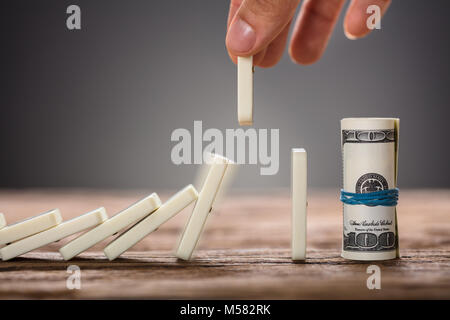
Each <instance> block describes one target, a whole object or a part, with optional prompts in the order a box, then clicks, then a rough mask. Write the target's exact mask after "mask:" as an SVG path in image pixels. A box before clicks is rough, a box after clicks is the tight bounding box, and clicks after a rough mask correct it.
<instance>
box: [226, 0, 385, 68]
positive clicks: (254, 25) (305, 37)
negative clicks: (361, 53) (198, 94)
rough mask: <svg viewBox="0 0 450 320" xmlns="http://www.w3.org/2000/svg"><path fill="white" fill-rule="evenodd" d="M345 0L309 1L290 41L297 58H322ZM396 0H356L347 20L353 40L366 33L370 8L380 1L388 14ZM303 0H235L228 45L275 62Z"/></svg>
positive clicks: (261, 61) (234, 52)
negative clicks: (393, 0) (368, 8)
mask: <svg viewBox="0 0 450 320" xmlns="http://www.w3.org/2000/svg"><path fill="white" fill-rule="evenodd" d="M344 2H345V0H304V1H303V4H302V7H301V9H300V13H299V15H298V18H297V21H296V23H295V27H294V31H293V33H292V37H291V42H290V44H289V55H290V56H291V59H292V60H293V61H294V62H296V63H299V64H305V65H307V64H311V63H314V62H316V61H317V60H319V59H320V57H321V56H322V54H323V52H324V51H325V48H326V46H327V43H328V39H329V38H330V36H331V33H332V31H333V28H334V26H335V24H336V21H337V19H338V17H339V13H340V12H341V10H342V7H343V5H344ZM390 2H391V0H352V1H351V3H350V6H349V8H348V10H347V13H346V16H345V21H344V32H345V34H346V36H347V38H349V39H358V38H361V37H364V36H366V35H367V34H368V33H369V32H370V30H369V29H368V28H367V25H366V19H367V17H368V15H367V13H366V10H367V7H368V6H370V5H378V6H379V7H380V9H381V14H382V15H383V14H384V13H385V11H386V10H387V8H388V7H389V4H390ZM299 3H300V0H231V3H230V10H229V14H228V24H227V36H226V46H227V50H228V54H229V55H230V57H231V59H232V60H233V61H234V62H235V63H236V61H237V57H238V56H253V64H254V65H256V66H260V67H272V66H274V65H275V64H276V63H277V62H278V61H279V60H280V59H281V57H282V55H283V51H284V47H285V45H286V40H287V36H288V33H289V27H290V24H291V22H292V19H293V17H294V14H295V10H296V8H297V6H298V4H299Z"/></svg>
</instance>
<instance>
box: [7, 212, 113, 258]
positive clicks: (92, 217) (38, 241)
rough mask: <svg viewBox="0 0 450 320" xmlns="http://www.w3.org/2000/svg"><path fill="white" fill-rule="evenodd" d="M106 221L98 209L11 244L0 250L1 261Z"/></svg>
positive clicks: (104, 213) (103, 213)
mask: <svg viewBox="0 0 450 320" xmlns="http://www.w3.org/2000/svg"><path fill="white" fill-rule="evenodd" d="M106 219H108V216H107V215H106V211H105V209H104V208H103V207H102V208H98V209H96V210H94V211H91V212H88V213H85V214H83V215H82V216H79V217H76V218H74V219H72V220H69V221H66V222H63V223H61V224H58V225H56V226H54V227H52V228H50V229H47V230H45V231H42V232H40V233H37V234H35V235H32V236H30V237H27V238H25V239H22V240H19V241H17V242H14V243H11V244H10V245H7V246H6V247H4V248H2V249H0V256H1V257H2V259H3V261H5V260H9V259H12V258H15V257H17V256H20V255H22V254H24V253H27V252H30V251H32V250H35V249H37V248H40V247H43V246H45V245H47V244H50V243H52V242H55V241H58V240H61V239H63V238H65V237H68V236H70V235H73V234H75V233H78V232H81V231H83V230H86V229H89V228H92V227H95V226H97V225H99V224H100V223H102V222H104V221H105V220H106Z"/></svg>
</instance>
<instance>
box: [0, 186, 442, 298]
mask: <svg viewBox="0 0 450 320" xmlns="http://www.w3.org/2000/svg"><path fill="white" fill-rule="evenodd" d="M148 193H149V191H148V190H147V191H138V192H118V191H112V192H106V191H92V190H88V191H83V190H72V191H58V190H47V191H42V190H28V191H8V190H3V191H0V204H1V208H0V211H2V212H4V213H5V216H6V219H7V221H8V223H12V222H14V221H18V220H21V219H24V218H26V217H28V216H31V215H33V214H35V213H36V212H42V211H45V210H46V209H48V208H53V207H58V208H60V209H61V213H62V215H63V217H64V219H65V220H66V219H69V218H72V217H74V216H77V215H79V214H82V213H83V212H87V211H89V210H92V209H95V208H97V207H99V206H105V208H106V209H107V211H108V214H109V215H110V216H111V215H113V214H114V213H116V212H117V211H119V210H121V209H123V208H125V207H127V206H128V205H129V204H130V203H132V202H134V201H136V200H138V199H139V198H141V197H142V196H143V195H145V194H148ZM288 195H289V193H288V192H287V191H282V190H281V191H279V192H278V193H277V195H276V196H275V198H271V199H269V198H268V197H267V196H265V195H264V194H246V195H242V194H241V195H232V196H231V197H229V198H228V199H226V201H224V202H223V204H222V205H221V206H220V207H219V208H218V209H217V210H216V211H215V212H214V213H213V216H211V218H210V219H209V221H208V224H207V226H206V228H205V233H204V235H203V237H202V241H201V243H200V245H199V248H198V249H199V250H198V252H197V256H196V258H195V259H194V260H193V261H190V262H184V261H179V260H177V259H176V258H175V257H174V256H173V249H174V248H175V246H176V242H177V241H178V238H179V232H180V231H181V230H182V227H183V226H184V224H185V222H186V219H187V217H188V215H189V214H190V211H191V210H192V206H191V207H189V208H187V209H186V210H184V211H183V212H182V213H181V214H180V215H178V216H176V217H175V218H174V219H171V220H170V221H168V222H167V223H166V224H165V225H163V226H162V227H161V228H160V229H159V230H158V231H156V232H154V233H153V234H151V235H150V236H148V237H146V238H145V239H144V240H143V241H142V242H140V243H138V244H137V245H135V246H134V247H133V248H131V249H130V251H128V252H127V253H125V254H124V255H123V257H121V258H119V259H117V260H115V261H112V262H109V261H108V260H107V259H106V258H105V257H104V256H103V254H102V252H101V250H102V249H103V247H104V246H105V245H106V243H107V242H108V241H104V242H103V243H101V244H99V245H97V246H95V247H94V248H92V249H91V250H89V252H86V253H84V254H81V255H80V258H77V259H74V260H71V261H67V262H66V261H63V260H62V258H61V257H60V256H59V254H58V253H57V250H58V248H59V247H61V246H62V245H63V244H64V243H67V242H68V241H69V240H70V239H71V238H73V237H70V238H69V239H64V240H61V241H59V242H57V243H53V244H51V245H49V246H47V247H44V248H42V249H40V250H38V251H35V252H31V253H28V254H26V255H24V256H23V257H21V258H16V259H13V260H11V261H7V262H0V298H3V299H4V298H214V299H216V298H249V299H259V298H265V299H304V298H307V299H323V298H327V299H334V298H336V299H347V298H356V299H365V298H375V299H399V298H414V299H415V298H425V299H429V298H437V299H444V298H445V299H449V298H450V233H449V232H448V230H450V218H449V216H448V212H449V208H450V190H433V191H427V190H416V191H402V193H401V198H400V204H399V226H400V244H401V255H402V258H401V259H400V260H392V261H385V262H377V263H376V264H377V265H378V266H380V268H381V285H382V288H381V290H368V289H367V287H366V280H367V277H368V276H369V275H368V274H366V268H367V266H369V265H370V264H371V263H359V262H354V261H348V260H344V259H342V258H340V256H339V255H340V246H341V237H342V236H341V232H342V226H341V223H342V213H341V204H340V202H339V201H338V199H337V198H338V192H337V191H335V190H333V191H312V192H311V193H310V196H309V201H308V202H309V207H308V210H309V211H308V251H307V260H306V261H305V262H304V263H292V261H291V260H290V250H289V248H290V201H289V200H290V199H289V196H288ZM168 196H170V193H167V194H166V195H165V196H162V197H161V198H162V200H165V199H167V198H168ZM419 199H420V200H419ZM69 265H77V266H79V267H80V269H81V286H82V288H81V290H68V289H67V288H66V280H67V277H68V276H69V274H68V273H67V272H66V270H67V267H68V266H69Z"/></svg>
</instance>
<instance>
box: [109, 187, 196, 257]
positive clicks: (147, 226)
mask: <svg viewBox="0 0 450 320" xmlns="http://www.w3.org/2000/svg"><path fill="white" fill-rule="evenodd" d="M197 197H198V194H197V190H195V188H194V187H193V186H192V185H188V186H187V187H185V188H184V189H182V190H180V191H179V192H178V193H176V194H175V195H174V196H172V197H171V198H170V199H169V200H167V201H166V202H165V203H164V204H163V205H162V206H161V207H160V208H159V209H157V210H156V211H155V212H153V213H152V214H151V215H149V216H148V217H146V218H145V219H143V220H141V221H139V222H138V223H137V224H136V225H134V226H133V227H132V228H130V229H129V230H127V231H126V232H124V233H122V234H121V235H120V236H118V237H117V238H116V239H115V240H113V241H112V242H111V243H110V244H109V245H108V246H106V248H105V250H104V252H105V255H106V256H107V257H108V259H109V260H114V259H116V258H117V257H118V256H120V255H121V254H122V253H124V252H125V251H126V250H128V249H129V248H131V247H132V246H134V245H135V244H136V243H138V242H139V241H141V240H142V239H143V238H144V237H145V236H147V235H148V234H150V233H151V232H153V231H155V230H156V229H158V228H159V227H160V226H161V225H162V224H163V223H165V222H166V221H167V220H169V219H170V218H172V217H173V216H175V215H176V214H177V213H178V212H180V211H181V210H183V209H184V208H186V207H187V206H188V205H189V204H190V203H192V202H193V201H195V200H196V199H197Z"/></svg>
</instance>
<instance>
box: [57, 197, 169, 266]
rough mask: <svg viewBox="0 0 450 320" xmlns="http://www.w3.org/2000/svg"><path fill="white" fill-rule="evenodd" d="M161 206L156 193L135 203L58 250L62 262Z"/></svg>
mask: <svg viewBox="0 0 450 320" xmlns="http://www.w3.org/2000/svg"><path fill="white" fill-rule="evenodd" d="M160 206H161V200H160V199H159V197H158V195H157V194H156V193H152V194H151V195H150V196H148V197H146V198H144V199H142V200H140V201H138V202H136V203H135V204H133V205H131V206H130V207H128V208H127V209H125V210H123V211H121V212H119V213H118V214H116V215H115V216H113V217H111V218H109V219H108V220H106V221H105V222H103V223H102V224H100V225H99V226H97V227H95V228H94V229H92V230H89V231H88V232H86V233H84V234H82V235H81V236H79V237H78V238H76V239H75V240H72V241H71V242H69V243H68V244H66V245H65V246H64V247H62V248H61V249H59V252H60V253H61V255H62V256H63V258H64V260H70V259H72V258H73V257H75V256H76V255H78V254H80V253H81V252H83V251H86V250H87V249H89V248H90V247H92V246H94V245H95V244H97V243H99V242H101V241H103V240H105V239H106V238H108V237H110V236H112V235H113V234H115V233H117V232H119V231H120V230H122V229H124V228H125V227H127V226H129V225H131V224H134V223H136V222H137V221H139V220H141V219H142V218H145V217H146V216H148V215H149V214H151V213H152V212H153V211H155V210H156V209H158V208H159V207H160Z"/></svg>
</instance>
